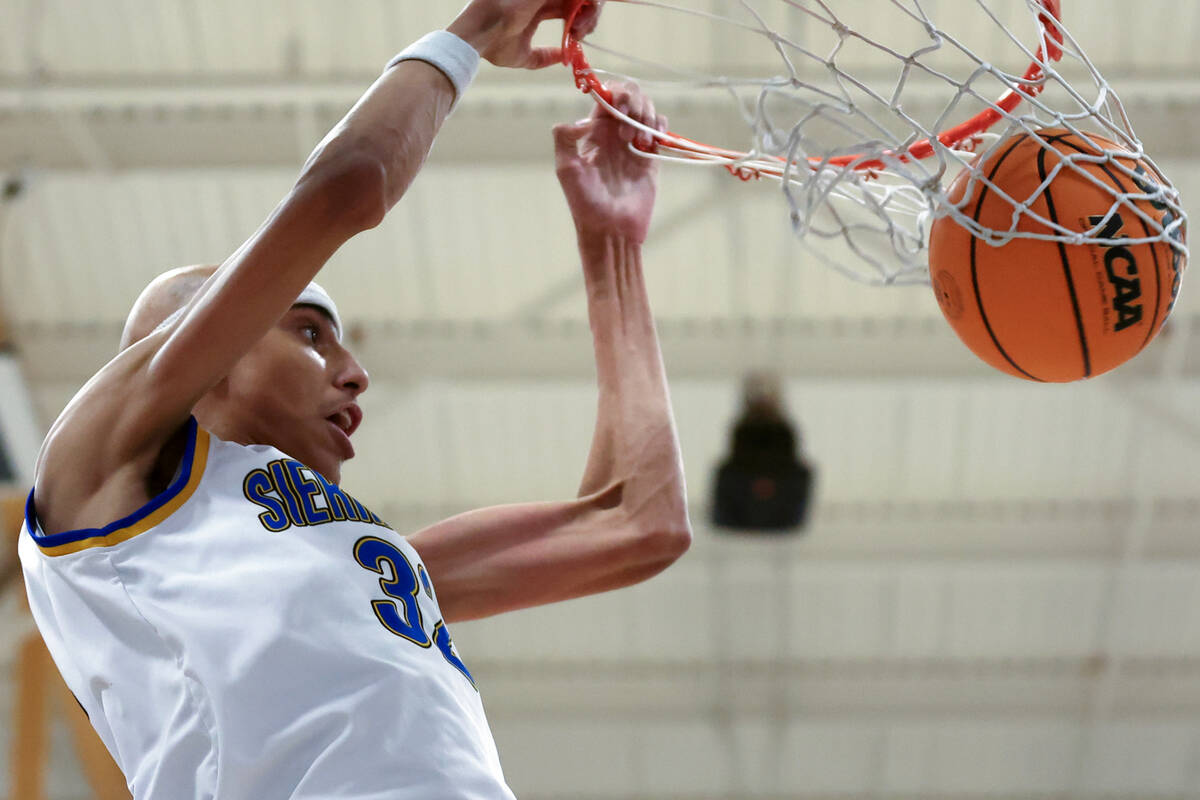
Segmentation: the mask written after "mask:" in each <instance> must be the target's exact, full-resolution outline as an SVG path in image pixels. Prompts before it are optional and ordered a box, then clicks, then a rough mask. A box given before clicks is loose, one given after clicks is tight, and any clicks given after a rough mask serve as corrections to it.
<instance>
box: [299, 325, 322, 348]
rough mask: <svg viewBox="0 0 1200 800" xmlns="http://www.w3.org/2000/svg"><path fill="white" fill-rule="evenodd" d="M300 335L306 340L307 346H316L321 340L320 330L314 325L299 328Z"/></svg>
mask: <svg viewBox="0 0 1200 800" xmlns="http://www.w3.org/2000/svg"><path fill="white" fill-rule="evenodd" d="M300 333H301V334H302V335H303V336H304V338H305V339H308V343H309V344H316V343H317V341H318V340H319V339H320V338H321V329H320V328H319V327H318V326H316V325H304V326H303V327H301V328H300Z"/></svg>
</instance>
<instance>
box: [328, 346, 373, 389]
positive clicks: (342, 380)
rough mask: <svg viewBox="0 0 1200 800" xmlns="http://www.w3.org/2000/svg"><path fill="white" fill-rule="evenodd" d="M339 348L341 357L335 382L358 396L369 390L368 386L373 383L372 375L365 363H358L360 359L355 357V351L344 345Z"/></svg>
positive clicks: (340, 387) (339, 386)
mask: <svg viewBox="0 0 1200 800" xmlns="http://www.w3.org/2000/svg"><path fill="white" fill-rule="evenodd" d="M339 349H340V350H341V359H340V362H339V364H338V370H337V373H336V375H337V377H336V379H335V383H336V384H337V387H338V388H339V389H346V390H348V391H350V392H351V393H352V394H353V395H354V396H355V397H357V396H358V395H360V394H362V393H363V392H365V391H366V390H367V386H368V385H369V384H370V383H371V377H370V376H369V375H368V374H367V371H366V370H365V369H364V368H363V365H362V364H360V363H358V359H357V358H355V357H354V354H353V353H351V352H350V351H349V350H347V349H346V348H344V347H342V348H339Z"/></svg>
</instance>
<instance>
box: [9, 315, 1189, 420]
mask: <svg viewBox="0 0 1200 800" xmlns="http://www.w3.org/2000/svg"><path fill="white" fill-rule="evenodd" d="M347 323H348V327H352V328H353V329H354V331H355V336H354V347H355V351H356V354H357V355H358V356H359V358H360V359H361V360H362V361H363V363H364V364H366V365H367V366H368V368H369V369H371V372H372V375H374V376H376V377H378V378H380V379H383V380H390V379H394V380H399V381H412V380H419V379H436V378H445V379H455V380H490V379H495V378H504V379H530V380H536V379H542V380H549V379H563V378H567V379H570V378H576V379H591V378H592V376H593V375H594V373H595V364H594V361H593V358H592V339H591V331H590V329H589V328H588V325H587V323H586V322H584V321H581V320H574V321H571V320H569V321H561V322H559V321H550V320H537V321H528V320H523V321H517V322H494V321H480V320H458V321H455V320H426V321H406V322H382V321H369V320H356V319H354V318H353V317H350V318H348V319H347ZM1176 324H1177V325H1180V326H1181V327H1183V326H1187V327H1190V328H1192V329H1195V328H1200V316H1195V317H1192V318H1187V317H1182V316H1181V317H1179V318H1178V319H1177V320H1176ZM658 332H659V338H660V340H661V344H662V350H663V356H664V358H665V361H666V366H667V370H668V372H669V373H670V375H671V376H672V378H674V379H680V378H728V377H730V376H736V375H741V374H743V373H744V372H745V371H746V369H747V367H752V368H755V369H771V370H773V371H776V372H778V373H780V374H781V375H783V376H785V377H826V378H842V379H844V378H869V379H872V380H876V379H879V380H882V379H906V378H914V379H916V378H962V379H985V380H986V379H989V378H995V379H996V380H1013V379H1011V378H1007V377H1003V376H1002V375H1001V374H1000V373H998V372H996V371H995V370H993V369H991V368H990V367H988V366H987V365H985V364H984V363H983V362H981V361H979V360H978V359H977V358H975V357H974V356H973V355H972V354H971V353H970V352H968V351H967V350H966V348H965V347H963V345H962V343H961V342H959V341H958V339H957V338H955V336H954V334H953V332H952V331H951V330H950V329H949V327H948V326H947V325H946V324H945V323H944V322H943V321H942V320H940V319H933V318H903V317H897V318H892V319H879V318H862V319H840V318H839V319H789V320H771V319H755V318H746V319H695V320H680V319H662V318H660V319H659V320H658ZM14 335H15V337H16V339H17V343H18V345H19V346H20V348H21V349H22V351H23V353H24V355H23V358H24V360H25V363H26V368H27V369H28V370H29V374H30V378H31V380H34V381H38V382H42V381H49V382H55V381H60V382H61V381H67V382H69V381H78V382H80V383H82V382H83V381H84V380H86V379H87V378H89V377H91V375H92V374H93V373H94V372H95V371H96V370H97V369H98V368H99V367H100V366H102V365H103V364H105V363H106V362H107V361H108V360H109V359H110V358H112V356H113V355H114V354H115V352H116V346H117V342H118V341H119V340H120V335H121V323H120V322H95V323H63V324H47V323H26V324H23V325H21V326H19V327H17V328H16V330H15V331H14ZM1165 355H1166V351H1165V349H1164V346H1163V343H1162V342H1161V341H1156V342H1152V343H1151V344H1150V346H1149V347H1147V349H1146V350H1145V351H1144V352H1142V353H1141V354H1140V355H1139V356H1138V357H1137V358H1135V359H1133V360H1132V361H1130V362H1129V363H1127V364H1124V365H1123V366H1121V367H1120V368H1119V371H1118V372H1116V373H1114V374H1113V375H1111V376H1102V377H1101V378H1100V379H1099V380H1102V381H1107V382H1111V383H1112V384H1113V385H1127V382H1130V381H1133V382H1145V381H1146V380H1150V381H1151V383H1150V384H1148V385H1147V386H1149V387H1153V386H1154V385H1156V383H1155V382H1157V381H1158V380H1159V377H1158V376H1160V375H1161V374H1162V364H1163V359H1164V357H1165ZM1181 378H1182V379H1186V380H1195V379H1197V378H1200V349H1195V348H1193V350H1192V351H1191V352H1190V353H1188V354H1187V358H1186V360H1185V361H1184V363H1183V365H1182V370H1181ZM1185 430H1186V428H1185Z"/></svg>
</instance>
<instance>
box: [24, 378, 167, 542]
mask: <svg viewBox="0 0 1200 800" xmlns="http://www.w3.org/2000/svg"><path fill="white" fill-rule="evenodd" d="M131 366H132V367H133V368H132V369H131ZM136 373H137V369H136V365H131V364H130V363H129V362H128V360H127V361H126V362H125V363H121V359H116V360H114V361H113V362H110V363H109V364H108V365H106V366H105V367H104V369H102V370H101V371H100V372H99V373H97V375H96V376H95V377H93V378H92V380H90V381H89V382H88V383H87V384H86V385H85V386H84V387H83V388H82V389H81V390H80V391H79V392H78V393H77V394H76V395H75V397H74V398H72V400H71V402H70V403H68V405H67V407H66V408H65V409H64V410H63V412H62V413H61V414H60V415H59V417H58V419H56V420H55V422H54V424H53V425H52V426H51V428H50V431H49V433H48V434H47V436H46V439H45V440H44V442H43V443H42V447H41V450H40V452H39V455H38V462H37V468H36V472H35V478H34V487H33V498H34V503H33V504H31V505H33V506H34V507H36V518H37V521H38V522H39V524H40V526H41V528H42V530H43V531H45V532H46V533H47V534H50V535H52V534H57V533H62V532H64V531H70V530H78V529H85V528H96V527H101V526H104V525H106V524H107V523H109V522H111V521H113V520H117V519H121V518H123V517H125V516H128V515H129V514H130V513H131V512H133V511H135V510H137V509H138V508H140V507H141V506H142V505H144V504H145V503H146V502H148V501H149V500H150V499H152V498H153V497H154V496H155V494H156V493H157V491H158V490H160V489H161V488H162V487H163V486H165V484H166V483H167V482H169V480H166V481H164V478H163V476H164V475H165V476H166V477H167V478H168V479H169V476H170V475H171V474H172V473H174V471H175V470H176V468H177V467H178V465H179V464H180V459H181V457H182V453H183V450H184V448H185V447H186V444H187V439H188V437H189V419H188V418H185V419H183V420H180V421H179V422H178V423H177V424H175V425H174V426H173V428H172V429H171V430H168V431H163V432H158V433H157V435H155V432H147V431H144V430H139V428H138V424H137V415H138V413H139V407H140V405H141V404H142V403H143V402H144V398H139V397H138V396H137V388H138V384H139V383H140V382H139V381H138V380H137V377H138V376H137V374H136Z"/></svg>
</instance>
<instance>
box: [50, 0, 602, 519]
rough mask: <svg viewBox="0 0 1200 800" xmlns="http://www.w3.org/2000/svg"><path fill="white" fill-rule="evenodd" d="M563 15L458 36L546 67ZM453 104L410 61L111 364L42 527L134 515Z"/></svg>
mask: <svg viewBox="0 0 1200 800" xmlns="http://www.w3.org/2000/svg"><path fill="white" fill-rule="evenodd" d="M561 5H562V3H561V0H473V2H471V3H470V4H469V5H468V6H467V7H466V9H464V11H463V12H462V14H461V15H460V16H459V17H458V19H456V20H455V22H454V23H453V24H452V25H451V27H450V30H451V32H453V33H456V35H458V36H459V37H460V38H462V39H464V40H465V41H466V42H467V43H468V44H470V45H472V46H473V47H474V48H475V49H476V50H477V51H478V52H480V53H481V54H483V55H484V56H485V57H487V58H489V59H491V60H492V61H493V62H494V63H497V64H499V65H501V66H517V67H524V66H530V67H536V66H544V65H545V64H546V63H548V62H549V61H550V60H551V56H552V54H548V53H547V52H545V51H539V50H535V49H533V48H532V47H531V45H530V41H531V39H532V36H533V34H534V32H535V30H536V28H537V26H538V24H539V23H540V22H542V21H543V20H545V19H549V18H552V17H554V16H555V15H556V9H558V10H561V9H559V7H560V6H561ZM594 21H595V18H594V16H593V17H591V18H589V19H588V20H587V21H586V24H587V25H589V26H590V25H594ZM454 100H455V90H454V86H453V84H452V83H451V82H450V80H449V79H448V78H447V77H446V76H445V75H444V74H443V73H442V72H441V71H439V70H438V69H437V68H435V67H433V66H431V65H430V64H428V63H426V62H423V61H404V62H401V63H400V64H399V65H397V66H395V67H394V68H392V69H390V70H388V71H386V72H385V73H384V74H383V75H382V76H381V77H380V78H379V79H378V80H377V81H376V82H375V83H374V85H372V86H371V88H370V89H369V90H368V91H367V92H366V93H365V94H364V95H363V97H362V98H361V99H360V100H359V101H358V103H356V104H355V106H354V108H353V109H351V111H350V112H349V113H348V114H347V115H346V117H345V118H344V119H343V120H342V121H341V122H340V123H339V124H338V125H337V126H336V127H335V128H334V129H333V130H332V131H331V132H330V133H329V135H328V136H326V137H325V139H324V140H323V141H322V142H321V143H320V144H319V145H318V146H317V148H316V149H315V151H314V152H313V154H312V156H311V157H310V158H309V159H308V161H307V163H306V164H305V166H304V168H303V170H302V172H301V175H300V177H299V179H298V180H297V182H296V184H295V186H294V187H293V188H292V190H291V191H290V192H289V193H288V195H287V196H286V197H285V198H284V199H283V201H282V202H281V203H280V204H279V205H278V206H277V207H276V209H275V210H274V212H273V213H272V214H271V216H270V217H269V218H268V219H267V220H266V222H264V223H263V225H262V226H261V227H260V228H259V229H258V230H257V231H256V232H255V233H254V235H253V236H251V237H250V239H249V240H248V241H246V242H245V244H243V245H242V246H241V247H240V248H239V249H238V250H237V252H235V253H234V254H233V255H232V256H230V257H229V258H228V259H227V260H226V261H225V262H224V263H223V264H222V265H221V267H220V269H218V270H217V272H216V273H215V274H214V275H213V276H212V277H211V278H210V279H209V280H208V281H207V282H206V283H205V285H204V286H203V288H202V289H201V290H200V291H199V292H198V293H197V294H196V295H195V297H194V298H193V299H192V300H191V302H190V303H188V305H187V306H186V307H185V308H184V309H183V311H182V313H181V314H179V315H177V316H176V317H175V318H174V319H173V320H172V321H171V322H169V323H168V324H167V325H164V326H162V327H160V328H159V329H158V330H157V331H155V332H154V333H153V334H151V335H150V336H147V337H146V338H144V339H143V340H142V341H140V342H139V343H137V344H136V345H134V346H133V347H130V348H128V349H127V350H125V351H124V352H123V353H122V354H121V355H120V356H118V357H117V358H116V359H114V360H113V361H112V362H110V363H109V364H108V365H107V366H105V367H104V368H103V369H102V370H101V371H100V372H99V373H98V374H97V375H96V376H95V377H94V378H93V379H92V380H91V381H90V382H89V383H88V384H87V385H86V386H85V387H84V388H83V389H82V390H81V391H80V393H79V394H78V395H77V396H76V398H75V399H74V400H73V401H72V402H71V403H70V404H69V405H68V407H67V409H66V410H65V411H64V412H63V414H62V415H61V416H60V417H59V419H58V420H57V421H56V422H55V424H54V425H53V426H52V427H51V431H50V434H49V435H48V437H47V440H46V443H45V445H44V447H43V449H42V454H41V457H40V459H39V465H38V477H37V481H36V484H37V487H36V488H37V496H38V499H39V513H40V514H41V515H42V516H43V520H42V522H43V524H46V525H47V527H48V528H49V529H51V530H52V532H54V531H53V529H56V528H58V529H63V528H66V527H74V526H76V525H77V523H80V522H81V521H82V522H83V523H85V524H88V525H91V524H95V523H96V522H98V521H100V520H101V518H103V517H104V516H105V515H106V514H107V513H108V510H111V508H112V507H114V506H119V505H122V504H127V501H125V500H123V499H120V498H122V497H123V496H124V494H125V493H124V492H122V491H120V490H119V489H118V487H119V486H121V485H129V484H130V483H133V484H137V482H138V477H139V476H144V475H146V474H149V471H150V468H151V465H152V464H153V462H154V460H155V459H157V458H158V456H159V453H160V452H161V451H162V448H163V447H164V445H165V444H166V443H167V442H168V441H169V440H171V438H172V437H173V436H175V435H176V433H177V432H178V431H179V429H180V427H181V426H182V425H183V423H184V422H185V421H186V419H187V417H188V415H189V414H190V413H191V410H192V408H193V407H194V406H195V404H196V403H197V402H198V400H199V399H200V398H201V397H202V396H203V395H204V394H205V393H206V392H207V391H208V390H209V389H211V388H212V387H213V386H214V385H216V384H217V383H218V382H219V381H220V380H221V379H222V378H223V377H224V376H225V375H226V374H228V372H229V370H230V369H231V368H232V366H233V365H234V364H235V363H236V362H237V361H238V360H239V359H240V358H241V357H242V356H243V355H244V354H245V353H246V352H247V351H248V350H249V349H250V348H251V347H252V346H253V345H254V344H255V343H256V342H257V341H258V340H259V339H260V338H261V337H262V336H263V335H264V334H265V333H266V332H267V331H268V330H269V329H270V328H271V326H273V325H274V324H275V323H276V322H277V321H278V320H279V319H280V318H281V317H282V316H283V314H284V313H285V312H286V311H287V310H288V308H289V307H290V306H291V305H292V303H293V302H294V301H295V299H296V297H297V296H298V295H299V293H300V292H301V290H302V289H303V288H304V287H305V286H306V285H307V284H308V282H309V281H311V280H312V279H313V277H314V276H315V275H316V274H317V272H318V271H319V270H320V269H321V267H322V266H324V264H325V263H326V261H328V259H329V258H330V257H331V256H332V255H333V254H334V252H336V251H337V250H338V248H339V247H341V245H342V244H344V243H345V242H346V241H347V240H348V239H350V238H351V237H353V236H354V235H356V234H357V233H359V232H361V231H364V230H366V229H369V228H372V227H374V226H376V225H378V224H379V222H380V221H381V220H382V219H383V217H384V215H385V214H386V213H387V211H388V209H390V208H391V207H392V206H393V205H394V204H395V203H396V202H397V201H398V200H399V199H400V197H401V196H402V195H403V194H404V192H405V190H406V189H407V188H408V186H409V184H410V183H411V182H412V180H413V178H414V177H415V176H416V174H417V172H418V171H419V170H420V168H421V166H422V164H423V163H424V160H425V158H426V156H427V154H428V152H429V149H430V147H431V146H432V144H433V140H434V137H435V136H436V135H437V132H438V130H439V129H440V127H441V125H442V122H443V121H444V119H445V118H446V116H447V115H448V114H449V112H450V110H451V107H452V105H453V103H454ZM81 465H83V466H82V467H81ZM135 507H136V506H135ZM68 509H69V511H68ZM125 510H126V512H128V511H131V510H133V509H131V508H130V509H125ZM47 515H48V517H47Z"/></svg>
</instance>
